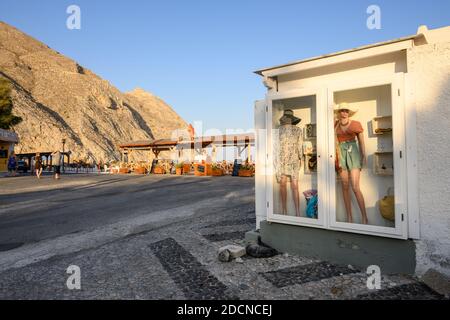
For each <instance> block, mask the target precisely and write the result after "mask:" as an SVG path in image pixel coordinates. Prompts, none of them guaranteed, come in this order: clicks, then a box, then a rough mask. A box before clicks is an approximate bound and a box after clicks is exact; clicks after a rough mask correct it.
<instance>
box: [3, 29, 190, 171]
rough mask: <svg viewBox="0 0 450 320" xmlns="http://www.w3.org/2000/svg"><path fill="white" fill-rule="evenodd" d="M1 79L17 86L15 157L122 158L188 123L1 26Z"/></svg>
mask: <svg viewBox="0 0 450 320" xmlns="http://www.w3.org/2000/svg"><path fill="white" fill-rule="evenodd" d="M0 76H2V77H5V78H7V79H9V80H10V81H11V83H12V85H13V88H12V89H13V90H12V99H13V102H14V109H13V110H14V111H13V112H14V114H16V115H18V116H20V117H22V118H23V122H22V123H20V124H19V125H17V126H16V127H15V128H14V130H15V131H16V132H17V133H18V135H19V137H20V143H19V144H18V145H17V146H16V152H17V153H20V152H36V151H53V150H56V149H61V147H62V144H61V139H62V138H65V139H66V147H65V148H66V150H71V152H72V159H80V160H81V159H82V160H87V161H97V162H98V161H109V160H116V159H119V157H120V153H119V151H118V147H117V145H118V144H119V143H121V142H125V141H133V140H145V139H160V138H167V137H171V133H172V131H173V130H176V129H186V128H187V124H186V122H185V121H184V120H183V119H182V118H181V117H180V116H178V114H176V112H175V111H174V110H173V109H172V108H171V107H170V106H169V105H167V104H166V103H164V101H162V100H161V99H159V98H157V97H155V96H153V95H152V94H150V93H148V92H145V91H144V90H142V89H136V90H134V91H132V92H129V93H126V94H125V93H122V92H120V91H119V90H118V89H117V88H115V87H114V86H112V85H111V84H110V83H109V82H108V81H106V80H103V79H101V78H100V77H99V76H97V75H95V74H94V73H93V72H91V71H90V70H88V69H85V68H83V67H82V66H80V65H78V64H77V63H76V62H75V61H73V60H71V59H69V58H67V57H65V56H63V55H61V54H60V53H58V52H56V51H54V50H52V49H50V48H49V47H48V46H46V45H45V44H43V43H41V42H39V41H37V40H35V39H33V38H31V37H29V36H27V35H25V34H24V33H22V32H20V31H19V30H17V29H15V28H13V27H11V26H9V25H8V24H5V23H3V22H0Z"/></svg>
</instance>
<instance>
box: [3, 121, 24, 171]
mask: <svg viewBox="0 0 450 320" xmlns="http://www.w3.org/2000/svg"><path fill="white" fill-rule="evenodd" d="M18 142H19V137H18V136H17V134H16V133H15V132H13V131H9V130H4V129H0V172H4V171H7V170H8V157H9V156H10V154H11V153H12V152H13V151H14V145H15V144H16V143H18Z"/></svg>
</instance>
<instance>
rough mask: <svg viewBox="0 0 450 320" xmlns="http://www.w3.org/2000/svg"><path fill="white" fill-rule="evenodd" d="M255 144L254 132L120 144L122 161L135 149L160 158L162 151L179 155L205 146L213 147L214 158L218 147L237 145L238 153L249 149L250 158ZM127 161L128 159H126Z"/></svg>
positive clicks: (200, 149) (199, 149) (199, 151)
mask: <svg viewBox="0 0 450 320" xmlns="http://www.w3.org/2000/svg"><path fill="white" fill-rule="evenodd" d="M254 145H255V136H254V134H253V133H242V134H229V135H225V134H224V135H218V136H203V137H195V138H193V139H191V140H179V141H177V140H173V139H159V140H141V141H133V142H128V143H123V144H120V145H119V149H120V151H121V154H122V161H124V155H126V154H128V153H129V152H131V151H133V150H141V151H151V152H153V154H154V155H155V158H158V156H159V153H160V152H161V151H175V150H178V152H179V155H180V153H181V152H182V150H191V151H193V152H197V153H201V152H202V150H203V149H204V148H207V147H210V146H211V147H212V153H213V155H212V156H213V158H215V154H216V148H217V147H237V148H238V154H239V155H241V154H242V152H243V151H244V150H247V154H248V158H249V157H250V148H249V147H250V146H254ZM126 162H127V161H126Z"/></svg>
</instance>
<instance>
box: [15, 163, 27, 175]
mask: <svg viewBox="0 0 450 320" xmlns="http://www.w3.org/2000/svg"><path fill="white" fill-rule="evenodd" d="M28 169H29V168H28V165H27V162H26V161H24V160H19V161H17V172H23V173H27V172H28Z"/></svg>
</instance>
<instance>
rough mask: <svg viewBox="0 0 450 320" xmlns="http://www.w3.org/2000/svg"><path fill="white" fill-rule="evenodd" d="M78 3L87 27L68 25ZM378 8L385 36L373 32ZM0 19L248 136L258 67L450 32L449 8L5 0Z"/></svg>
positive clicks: (188, 114)
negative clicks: (369, 24)
mask: <svg viewBox="0 0 450 320" xmlns="http://www.w3.org/2000/svg"><path fill="white" fill-rule="evenodd" d="M71 4H76V5H78V6H80V8H81V30H68V29H67V28H66V19H67V17H68V14H67V13H66V8H67V7H68V6H69V5H71ZM371 4H376V5H378V6H380V7H381V14H382V15H381V19H382V29H381V30H369V29H367V28H366V19H367V17H368V15H367V13H366V9H367V7H368V6H369V5H371ZM0 20H2V21H5V22H7V23H9V24H11V25H13V26H15V27H16V28H18V29H20V30H22V31H24V32H26V33H28V34H30V35H31V36H33V37H35V38H37V39H38V40H40V41H43V42H44V43H46V44H47V45H49V46H50V47H51V48H53V49H55V50H57V51H59V52H61V53H62V54H65V55H67V56H68V57H70V58H72V59H74V60H76V61H78V62H79V63H80V64H81V65H82V66H84V67H87V68H89V69H91V70H92V71H93V72H95V73H97V74H98V75H100V76H101V77H103V78H105V79H107V80H109V81H110V82H111V83H112V84H113V85H115V86H117V87H118V88H119V89H120V90H122V91H129V90H132V89H133V88H135V87H142V88H144V89H146V90H148V91H150V92H152V93H154V94H155V95H157V96H159V97H161V98H162V99H164V100H165V101H166V102H168V103H169V104H170V105H172V106H173V108H174V109H175V110H176V111H177V112H178V113H179V114H180V115H181V116H182V117H183V118H184V119H185V120H186V121H188V122H194V121H196V120H202V121H203V122H204V129H207V128H218V129H220V130H225V128H242V129H249V128H252V127H253V102H254V100H257V99H260V98H262V97H264V93H265V90H264V89H265V88H264V87H263V85H262V83H261V80H260V78H259V76H257V75H255V74H253V71H254V70H256V69H259V68H263V67H267V66H272V65H277V64H283V63H287V62H290V61H292V60H298V59H302V58H307V57H311V56H316V55H320V54H324V53H330V52H334V51H339V50H343V49H349V48H353V47H356V46H360V45H365V44H370V43H373V42H379V41H384V40H390V39H393V38H397V37H401V36H406V35H411V34H415V33H416V30H417V27H418V26H419V25H420V24H426V25H428V27H429V28H436V27H442V26H446V25H450V1H449V0H442V1H438V0H428V1H414V0H395V1H392V0H389V1H384V0H383V1H381V0H371V1H365V0H359V1H353V0H352V1H348V0H346V1H320V0H315V1H274V0H272V1H265V0H241V1H234V0H226V1H225V0H222V1H220V0H214V1H212V0H209V1H195V0H184V1H182V0H179V1H162V0H161V1H137V0H135V1H132V0H128V1H106V0H105V1H103V0H89V1H87V0H70V1H65V0H40V1H31V0H30V1H21V0H14V1H5V0H1V2H0Z"/></svg>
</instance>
